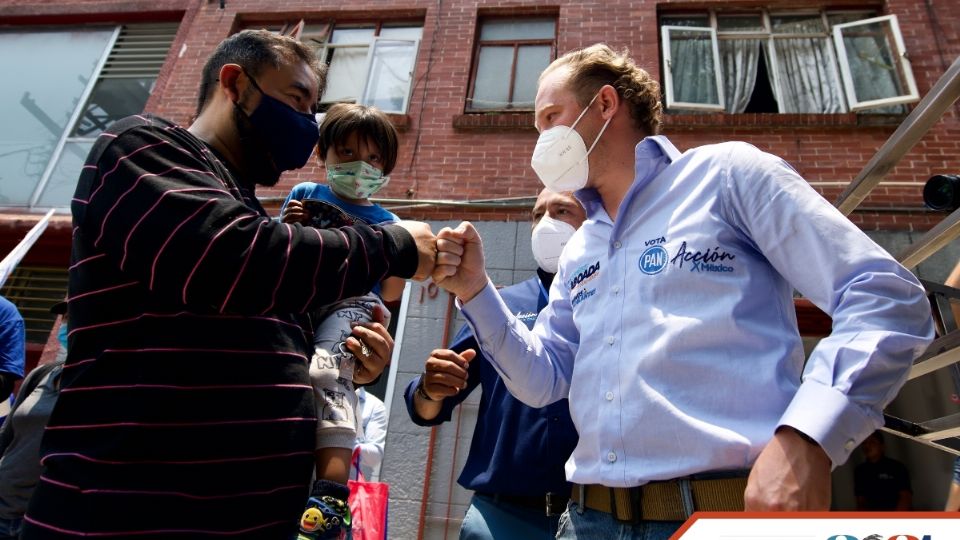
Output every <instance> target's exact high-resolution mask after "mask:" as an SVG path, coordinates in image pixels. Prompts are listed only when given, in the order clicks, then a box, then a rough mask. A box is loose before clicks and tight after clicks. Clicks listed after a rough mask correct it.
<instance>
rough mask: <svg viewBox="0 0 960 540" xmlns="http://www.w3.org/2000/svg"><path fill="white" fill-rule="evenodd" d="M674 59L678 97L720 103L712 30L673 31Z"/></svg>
mask: <svg viewBox="0 0 960 540" xmlns="http://www.w3.org/2000/svg"><path fill="white" fill-rule="evenodd" d="M670 62H671V68H670V72H671V74H672V76H673V99H674V101H678V102H683V103H697V104H719V101H720V99H719V97H718V96H717V82H716V80H717V79H716V74H715V73H714V67H713V66H714V64H713V45H712V41H711V40H710V34H709V33H707V32H700V31H696V32H695V31H688V30H681V31H676V30H675V31H673V32H672V33H671V35H670Z"/></svg>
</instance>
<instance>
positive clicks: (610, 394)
mask: <svg viewBox="0 0 960 540" xmlns="http://www.w3.org/2000/svg"><path fill="white" fill-rule="evenodd" d="M604 397H605V398H607V401H613V392H607V393H606V395H604Z"/></svg>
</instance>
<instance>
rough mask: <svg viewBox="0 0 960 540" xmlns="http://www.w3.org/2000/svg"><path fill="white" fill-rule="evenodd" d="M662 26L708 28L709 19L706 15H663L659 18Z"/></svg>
mask: <svg viewBox="0 0 960 540" xmlns="http://www.w3.org/2000/svg"><path fill="white" fill-rule="evenodd" d="M660 24H661V25H662V26H699V27H701V28H705V27H709V26H710V17H708V16H706V15H664V16H663V17H660Z"/></svg>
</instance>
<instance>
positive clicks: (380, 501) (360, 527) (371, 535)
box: [347, 448, 390, 540]
mask: <svg viewBox="0 0 960 540" xmlns="http://www.w3.org/2000/svg"><path fill="white" fill-rule="evenodd" d="M353 466H354V467H356V469H357V479H356V480H349V481H348V482H347V486H348V487H349V488H350V498H349V499H348V500H347V502H348V503H349V504H350V519H351V522H352V524H351V528H352V529H353V538H354V540H385V539H386V538H387V505H388V504H389V502H390V486H389V485H387V484H386V483H385V482H367V481H366V479H365V478H364V477H363V473H362V472H360V449H359V448H355V449H354V450H353Z"/></svg>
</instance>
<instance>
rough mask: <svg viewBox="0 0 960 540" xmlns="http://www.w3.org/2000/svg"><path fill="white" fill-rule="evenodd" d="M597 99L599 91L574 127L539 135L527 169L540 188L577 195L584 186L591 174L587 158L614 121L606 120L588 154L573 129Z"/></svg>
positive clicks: (581, 138)
mask: <svg viewBox="0 0 960 540" xmlns="http://www.w3.org/2000/svg"><path fill="white" fill-rule="evenodd" d="M599 95H600V92H599V91H598V92H597V93H596V94H595V95H594V96H593V99H591V100H590V103H588V104H587V106H586V107H585V108H584V109H583V111H581V112H580V116H578V117H577V119H576V120H575V121H574V122H573V125H571V126H554V127H552V128H550V129H548V130H546V131H544V132H543V133H541V134H540V138H538V139H537V146H536V147H535V148H534V149H533V157H531V158H530V166H531V167H533V170H534V171H535V172H536V173H537V176H538V177H540V181H541V182H543V185H544V186H545V187H546V188H547V189H549V190H550V191H553V192H554V193H560V192H563V191H576V190H578V189H583V187H584V186H586V185H587V177H588V175H589V173H590V168H589V162H588V161H587V156H589V155H590V152H592V151H593V148H594V147H595V146H597V142H599V141H600V136H601V135H603V132H604V130H606V129H607V125H609V124H610V120H612V119H613V118H612V117H611V118H608V119H607V121H606V122H604V123H603V127H602V128H601V129H600V133H598V134H597V138H596V139H594V141H593V144H592V145H590V149H589V150H588V149H587V145H586V143H584V142H583V137H581V136H580V134H579V133H577V130H575V129H573V128H574V127H576V125H577V124H578V123H579V122H580V119H581V118H583V115H585V114H587V111H588V110H590V106H591V105H593V102H594V101H596V100H597V96H599Z"/></svg>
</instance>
